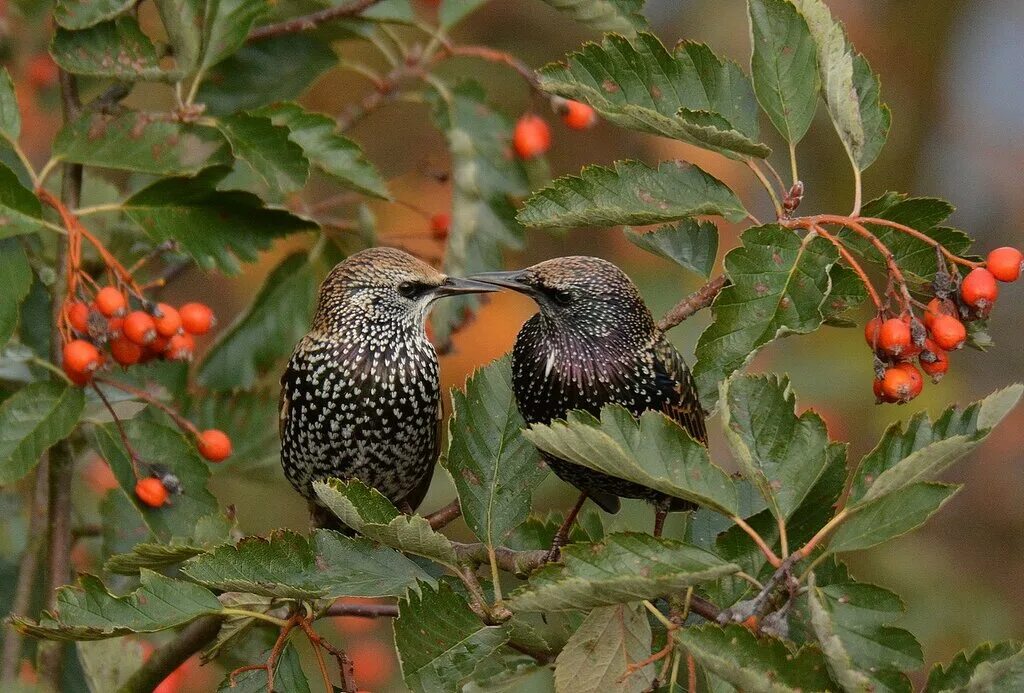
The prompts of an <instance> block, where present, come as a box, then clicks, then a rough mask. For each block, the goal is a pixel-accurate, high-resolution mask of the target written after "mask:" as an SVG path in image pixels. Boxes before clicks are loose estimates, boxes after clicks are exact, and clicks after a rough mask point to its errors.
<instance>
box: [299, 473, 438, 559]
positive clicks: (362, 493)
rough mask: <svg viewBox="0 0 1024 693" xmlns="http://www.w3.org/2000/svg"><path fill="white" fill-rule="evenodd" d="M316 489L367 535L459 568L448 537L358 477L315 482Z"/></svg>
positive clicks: (404, 551)
mask: <svg viewBox="0 0 1024 693" xmlns="http://www.w3.org/2000/svg"><path fill="white" fill-rule="evenodd" d="M313 489H314V490H315V491H316V494H317V496H319V497H320V500H321V501H322V502H323V503H324V505H326V506H327V507H328V509H330V511H331V512H333V513H334V514H335V515H337V516H338V517H339V518H341V520H342V522H344V523H345V524H347V525H348V526H349V527H351V528H352V529H354V530H356V531H357V532H359V533H360V534H362V535H363V536H365V537H366V538H368V539H372V540H373V541H379V542H380V543H382V544H386V545H387V546H391V547H393V548H396V549H398V550H400V551H402V552H403V553H411V554H415V555H417V556H423V557H424V558H429V559H430V560H432V561H437V562H438V563H441V564H442V565H445V566H448V567H450V568H453V569H454V570H458V558H457V557H456V555H455V549H454V548H453V547H452V543H451V541H450V540H449V539H448V537H446V536H444V535H443V534H440V533H438V532H435V531H434V530H433V529H431V528H430V523H429V522H427V521H426V520H425V519H424V518H422V517H420V516H419V515H404V514H402V513H400V512H399V511H398V508H396V507H395V506H394V505H393V504H392V503H391V501H389V500H388V499H387V498H385V497H384V496H383V495H381V493H380V492H379V491H377V490H376V489H371V488H369V487H368V486H366V485H365V484H363V483H362V482H361V481H359V480H358V479H354V480H352V481H349V482H344V481H341V480H339V479H328V480H327V481H314V482H313Z"/></svg>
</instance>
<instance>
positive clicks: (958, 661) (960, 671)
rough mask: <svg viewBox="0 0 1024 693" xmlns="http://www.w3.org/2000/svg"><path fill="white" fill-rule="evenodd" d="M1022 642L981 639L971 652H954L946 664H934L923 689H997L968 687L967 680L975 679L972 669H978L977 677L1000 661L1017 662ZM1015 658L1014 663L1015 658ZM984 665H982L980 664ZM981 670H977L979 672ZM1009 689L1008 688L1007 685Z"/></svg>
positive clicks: (933, 692) (935, 692) (930, 692)
mask: <svg viewBox="0 0 1024 693" xmlns="http://www.w3.org/2000/svg"><path fill="white" fill-rule="evenodd" d="M1021 651H1022V650H1021V643H1020V642H1019V641H1016V640H1007V641H1003V642H998V643H991V642H987V643H982V644H981V645H979V646H978V647H977V649H975V650H974V651H973V652H971V653H970V654H968V653H967V652H966V651H964V652H961V653H959V654H957V656H956V657H954V658H953V660H952V661H951V662H950V663H949V664H948V665H945V666H943V665H942V664H936V665H935V666H934V667H932V670H931V673H930V674H929V675H928V683H927V685H926V686H925V688H924V693H953V692H954V691H955V692H956V693H960V692H961V691H981V690H998V689H986V688H971V687H970V684H971V683H972V682H974V681H975V679H974V676H975V673H976V672H977V673H980V676H979V679H980V678H982V677H984V678H988V674H989V673H990V672H993V670H995V669H996V668H997V667H996V665H998V664H999V663H1000V662H1010V666H1019V659H1020V653H1021ZM1015 657H1016V658H1017V660H1018V662H1017V663H1014V661H1013V660H1014V658H1015ZM983 665H987V666H985V668H982V667H983ZM1006 668H1007V667H1006V666H1005V665H1004V666H999V667H998V669H1000V670H1005V669H1006ZM979 670H980V672H979ZM1006 690H1010V689H1006Z"/></svg>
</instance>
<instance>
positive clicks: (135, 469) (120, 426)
mask: <svg viewBox="0 0 1024 693" xmlns="http://www.w3.org/2000/svg"><path fill="white" fill-rule="evenodd" d="M91 385H92V389H93V390H95V391H96V394H97V395H98V396H99V398H100V401H101V402H103V406H104V407H106V408H107V411H108V412H110V417H111V418H112V419H113V420H114V425H115V426H116V427H117V433H118V435H119V436H120V437H121V444H122V445H124V449H125V451H126V452H127V453H128V461H129V462H131V465H132V473H133V474H134V475H135V480H136V481H138V480H139V479H141V478H142V475H141V474H139V464H146V463H145V461H143V459H142V458H141V457H139V453H137V452H135V448H133V447H132V444H131V442H130V441H129V440H128V433H127V432H126V431H125V430H124V423H123V422H122V421H121V419H120V418H119V417H118V416H117V412H115V411H114V407H112V406H111V405H110V400H108V399H107V396H106V395H104V394H103V390H101V389H100V388H99V386H98V385H97V384H96V381H95V380H93V382H92V383H91Z"/></svg>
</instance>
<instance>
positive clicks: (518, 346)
mask: <svg viewBox="0 0 1024 693" xmlns="http://www.w3.org/2000/svg"><path fill="white" fill-rule="evenodd" d="M472 278H473V279H478V280H480V281H484V282H488V283H491V284H494V285H496V286H503V287H506V288H509V289H513V290H515V291H518V292H520V293H523V294H526V295H527V296H529V297H530V298H532V299H533V300H534V301H535V302H536V303H537V305H538V306H539V307H540V312H539V313H537V315H534V316H533V317H532V318H530V319H529V320H528V321H527V322H526V324H525V325H523V328H522V330H520V332H519V335H518V337H517V338H516V343H515V347H514V348H513V351H512V384H513V390H514V391H515V396H516V402H517V403H518V405H519V409H520V411H521V412H522V414H523V418H525V419H526V421H527V422H529V423H549V422H550V421H551V420H553V419H561V418H565V416H566V414H567V412H569V411H570V410H572V409H582V410H585V411H588V412H590V413H592V414H594V415H597V414H598V413H599V412H600V410H601V407H603V406H605V405H607V404H612V403H616V404H621V405H622V406H624V407H625V408H626V409H628V410H629V411H630V412H631V413H632V414H633V415H634V416H639V415H640V414H642V413H643V412H644V411H647V410H650V409H653V410H659V411H662V412H664V413H665V414H667V415H668V416H670V417H671V418H673V419H675V420H676V421H678V422H679V423H680V424H681V425H682V426H683V427H684V428H685V429H686V430H687V431H689V432H690V434H691V435H692V436H693V437H694V439H696V440H698V441H700V442H701V443H705V444H706V442H707V429H706V427H705V424H704V412H703V410H702V409H701V407H700V403H699V402H698V401H697V395H696V390H695V388H694V383H693V378H692V376H691V375H690V370H689V368H687V366H686V363H685V362H684V361H683V358H682V357H681V356H680V355H679V353H678V352H677V351H676V350H675V348H674V347H673V346H672V345H671V344H669V342H668V341H667V340H666V339H665V337H664V335H663V334H662V333H661V331H660V330H658V328H657V327H656V326H655V323H654V319H653V318H652V317H651V311H650V310H649V309H648V308H647V306H646V305H645V304H644V301H643V299H642V298H641V297H640V293H639V292H638V291H637V288H636V286H635V285H634V284H633V282H632V281H631V280H630V279H629V277H627V276H626V275H625V274H624V273H623V272H622V270H620V269H619V268H618V267H616V266H615V265H613V264H612V263H610V262H607V261H605V260H601V259H599V258H595V257H581V256H577V257H561V258H555V259H553V260H548V261H546V262H541V263H539V264H537V265H534V266H532V267H528V268H526V269H524V270H519V271H513V272H488V273H484V274H478V275H475V276H474V277H472ZM547 462H548V464H549V466H550V467H551V469H552V470H554V472H555V474H557V475H558V476H559V477H561V478H562V479H564V480H565V481H568V482H569V483H570V484H572V485H574V486H576V487H577V488H579V489H580V490H581V491H582V492H583V493H584V494H585V495H586V496H589V497H590V498H592V499H593V500H594V502H596V503H597V504H598V505H599V506H601V507H602V508H603V509H605V510H606V511H608V512H616V511H618V509H619V497H624V498H641V499H644V500H646V501H648V502H650V503H653V504H654V505H655V507H656V508H657V509H658V510H659V511H661V512H659V517H661V518H663V517H664V515H663V511H666V510H685V509H690V508H692V507H693V505H692V504H690V503H687V502H685V501H682V500H680V499H674V498H670V497H668V496H666V495H664V494H661V493H659V492H657V491H654V490H652V489H649V488H647V487H645V486H641V485H639V484H635V483H632V482H629V481H625V480H622V479H616V478H614V477H611V476H608V475H606V474H602V473H600V472H597V471H593V470H590V469H587V468H585V467H581V466H579V465H576V464H572V463H570V462H567V461H565V460H560V459H554V458H550V457H548V458H547ZM583 500H584V499H583V498H581V500H580V503H578V504H577V507H576V509H577V510H578V508H579V506H580V505H582V502H583ZM656 529H657V531H660V523H659V524H658V525H656Z"/></svg>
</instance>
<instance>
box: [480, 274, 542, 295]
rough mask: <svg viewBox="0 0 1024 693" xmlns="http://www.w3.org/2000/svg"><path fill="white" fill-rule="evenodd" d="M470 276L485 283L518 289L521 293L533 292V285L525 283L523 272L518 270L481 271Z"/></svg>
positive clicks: (530, 293)
mask: <svg viewBox="0 0 1024 693" xmlns="http://www.w3.org/2000/svg"><path fill="white" fill-rule="evenodd" d="M469 278H470V279H472V280H474V281H477V282H483V283H484V284H490V285H492V286H500V287H502V288H505V289H512V291H518V292H519V293H521V294H529V295H532V294H533V287H532V286H530V285H529V284H526V283H524V282H523V281H522V273H521V272H519V271H516V270H513V271H511V272H480V273H479V274H474V275H471V276H470V277H469Z"/></svg>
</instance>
